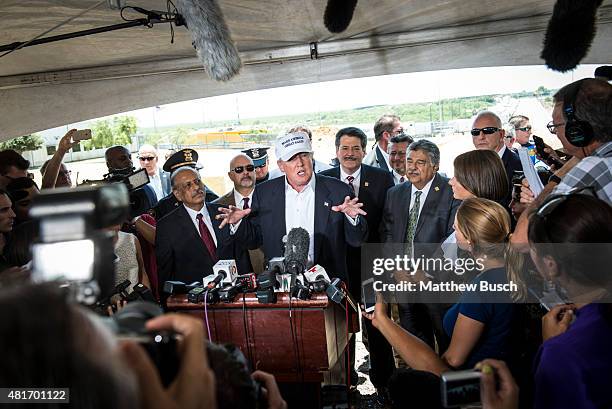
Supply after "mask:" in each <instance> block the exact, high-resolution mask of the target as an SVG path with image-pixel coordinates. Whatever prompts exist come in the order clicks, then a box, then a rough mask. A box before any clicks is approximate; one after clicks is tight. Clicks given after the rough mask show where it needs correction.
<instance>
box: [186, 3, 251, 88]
mask: <svg viewBox="0 0 612 409" xmlns="http://www.w3.org/2000/svg"><path fill="white" fill-rule="evenodd" d="M176 7H177V9H178V10H179V12H180V14H181V15H182V16H183V18H184V19H185V25H186V26H187V29H188V30H189V32H190V33H191V39H192V40H193V46H194V47H195V49H196V52H197V54H198V57H199V58H200V61H201V62H202V64H203V65H204V70H205V71H206V74H208V76H209V77H210V78H212V79H215V80H217V81H228V80H230V79H232V78H233V77H234V76H235V75H237V74H238V73H239V72H240V68H241V67H242V61H241V60H240V55H239V54H238V50H237V49H236V45H235V44H234V42H233V41H232V37H231V34H230V32H229V29H228V28H227V25H226V24H225V19H224V18H223V13H222V12H221V9H220V8H219V5H218V4H217V2H216V1H215V0H178V2H177V5H176Z"/></svg>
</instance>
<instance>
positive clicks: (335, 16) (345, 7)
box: [323, 0, 357, 33]
mask: <svg viewBox="0 0 612 409" xmlns="http://www.w3.org/2000/svg"><path fill="white" fill-rule="evenodd" d="M356 6H357V0H327V7H325V14H324V15H323V23H324V24H325V27H327V29H328V30H329V31H330V32H331V33H341V32H343V31H344V30H346V29H347V28H348V26H349V24H351V20H352V19H353V13H354V12H355V7H356Z"/></svg>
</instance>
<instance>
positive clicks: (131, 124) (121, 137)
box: [113, 116, 138, 145]
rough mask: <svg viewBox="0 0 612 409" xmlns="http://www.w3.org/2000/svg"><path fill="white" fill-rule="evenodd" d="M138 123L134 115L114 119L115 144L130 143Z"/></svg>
mask: <svg viewBox="0 0 612 409" xmlns="http://www.w3.org/2000/svg"><path fill="white" fill-rule="evenodd" d="M137 131H138V125H137V124H136V118H134V117H133V116H121V117H115V118H114V119H113V135H114V137H115V138H114V141H113V144H114V145H128V144H131V143H132V136H134V135H136V132H137Z"/></svg>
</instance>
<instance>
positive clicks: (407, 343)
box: [364, 198, 513, 375]
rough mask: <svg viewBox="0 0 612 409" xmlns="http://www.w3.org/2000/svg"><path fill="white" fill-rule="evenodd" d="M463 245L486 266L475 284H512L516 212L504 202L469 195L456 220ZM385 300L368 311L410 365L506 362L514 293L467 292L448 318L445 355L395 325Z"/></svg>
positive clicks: (439, 368) (430, 367)
mask: <svg viewBox="0 0 612 409" xmlns="http://www.w3.org/2000/svg"><path fill="white" fill-rule="evenodd" d="M455 231H456V232H457V244H458V245H459V247H460V248H462V249H464V250H466V251H467V252H469V253H470V254H471V256H472V257H473V258H474V259H475V260H477V261H478V262H477V263H475V264H476V265H478V266H480V267H481V269H480V271H479V272H478V274H477V275H476V277H475V278H474V279H473V280H472V281H471V284H476V286H477V288H481V285H480V283H482V282H484V283H487V284H488V285H500V284H501V285H507V284H508V283H509V279H508V277H507V273H506V261H505V255H506V251H507V249H508V245H509V243H508V238H509V234H510V216H509V215H508V212H507V211H506V209H504V208H503V207H502V206H501V205H500V204H498V203H496V202H493V201H491V200H487V199H479V198H469V199H466V200H465V201H464V202H463V203H462V204H461V206H460V207H459V209H458V210H457V216H456V218H455ZM386 308H387V307H386V305H385V304H384V303H383V302H382V301H381V300H380V299H379V302H378V303H377V304H376V308H375V311H374V313H372V314H364V315H365V317H366V318H368V319H371V320H372V324H373V325H374V326H375V327H376V328H377V329H378V330H379V331H380V332H381V333H382V334H383V335H384V336H385V338H386V339H387V341H388V342H389V343H390V344H391V345H392V346H393V347H394V348H395V350H396V351H397V352H398V353H399V355H400V356H401V357H402V359H404V361H405V362H406V363H407V364H408V366H409V367H410V368H412V369H414V370H421V371H427V372H431V373H433V374H435V375H440V374H441V373H443V372H446V371H449V370H452V369H460V368H471V367H473V366H474V364H475V363H477V362H479V361H481V360H483V359H485V358H495V359H501V360H504V359H506V358H507V357H508V356H509V349H510V345H509V342H508V341H509V334H510V329H511V322H512V317H513V305H512V304H511V294H510V293H508V292H501V293H499V292H498V293H495V295H494V296H491V293H482V292H480V293H479V292H469V291H468V292H465V293H462V294H461V296H460V298H459V301H458V302H457V303H456V304H454V305H453V306H452V307H451V308H450V309H449V310H448V311H447V313H446V314H445V316H444V329H445V331H446V332H447V334H448V335H449V336H450V337H451V341H450V346H449V347H448V349H447V350H446V352H445V353H444V354H443V355H442V357H439V356H438V355H437V354H436V352H435V351H434V350H433V349H431V348H430V347H429V346H428V345H426V344H425V343H424V342H422V341H421V340H420V339H418V338H417V337H416V336H414V335H412V334H410V333H409V332H407V331H406V330H404V329H403V328H401V327H400V326H399V325H397V324H396V323H394V322H393V321H392V320H391V319H390V318H389V317H388V316H387V314H386Z"/></svg>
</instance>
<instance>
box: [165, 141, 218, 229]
mask: <svg viewBox="0 0 612 409" xmlns="http://www.w3.org/2000/svg"><path fill="white" fill-rule="evenodd" d="M197 162H198V152H196V151H195V150H193V149H189V148H186V149H181V150H180V151H178V152H175V153H173V154H172V155H171V156H170V157H169V158H168V159H167V160H166V162H165V163H164V167H163V170H164V172H166V174H168V175H171V174H172V172H174V171H175V170H176V169H178V168H180V167H183V166H188V167H190V168H193V169H196V165H197ZM204 189H205V190H204V192H205V194H206V198H205V201H206V202H207V203H208V202H212V201H214V200H217V199H218V198H219V196H218V195H217V194H216V193H215V192H213V191H212V190H210V189H209V188H208V187H207V186H205V188H204ZM180 205H181V202H180V200H178V199H177V198H176V196H175V195H174V193H173V192H172V191H170V193H169V194H168V195H167V196H166V197H164V198H163V199H160V200H159V202H158V203H157V205H156V206H155V207H154V208H153V213H154V216H155V219H156V220H159V219H161V218H162V217H164V216H165V215H167V214H168V213H170V212H171V211H173V210H174V209H176V208H177V207H179V206H180Z"/></svg>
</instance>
